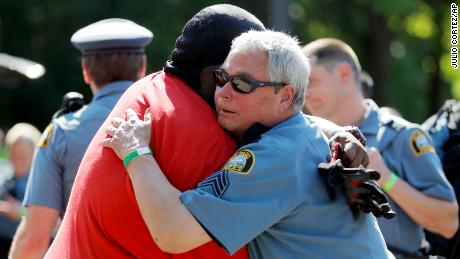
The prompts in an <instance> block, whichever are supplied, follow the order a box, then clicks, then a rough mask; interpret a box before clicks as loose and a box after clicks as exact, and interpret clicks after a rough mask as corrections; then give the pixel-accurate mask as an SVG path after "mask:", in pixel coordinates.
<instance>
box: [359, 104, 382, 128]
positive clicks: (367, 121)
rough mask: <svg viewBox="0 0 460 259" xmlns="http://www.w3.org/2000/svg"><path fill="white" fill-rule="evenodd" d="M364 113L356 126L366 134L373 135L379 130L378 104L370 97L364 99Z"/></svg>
mask: <svg viewBox="0 0 460 259" xmlns="http://www.w3.org/2000/svg"><path fill="white" fill-rule="evenodd" d="M364 103H365V104H366V113H365V114H364V118H363V120H362V121H361V122H360V123H359V125H358V127H359V129H360V130H361V131H362V132H363V134H364V135H365V136H366V135H375V134H377V132H378V130H379V124H380V122H379V121H380V113H379V106H378V105H377V104H376V103H375V102H374V101H373V100H371V99H366V100H364Z"/></svg>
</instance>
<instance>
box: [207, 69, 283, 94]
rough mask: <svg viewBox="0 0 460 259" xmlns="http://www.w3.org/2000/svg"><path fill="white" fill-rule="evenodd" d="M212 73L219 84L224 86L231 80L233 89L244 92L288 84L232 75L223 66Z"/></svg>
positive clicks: (277, 87)
mask: <svg viewBox="0 0 460 259" xmlns="http://www.w3.org/2000/svg"><path fill="white" fill-rule="evenodd" d="M212 74H213V77H214V81H215V82H216V84H217V86H219V87H223V86H224V85H225V84H226V83H227V82H228V81H230V83H231V85H232V87H233V90H235V91H237V92H239V93H244V94H248V93H250V92H252V91H253V90H254V89H256V88H257V87H262V86H273V87H275V89H277V90H279V89H281V88H282V87H283V86H285V85H287V84H286V83H276V82H262V81H257V80H254V79H249V78H245V77H242V76H231V75H229V74H228V73H227V72H225V70H223V69H221V68H219V69H215V70H214V71H212Z"/></svg>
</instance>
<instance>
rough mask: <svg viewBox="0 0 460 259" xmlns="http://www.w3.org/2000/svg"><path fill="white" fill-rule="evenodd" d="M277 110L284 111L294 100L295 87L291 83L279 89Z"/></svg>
mask: <svg viewBox="0 0 460 259" xmlns="http://www.w3.org/2000/svg"><path fill="white" fill-rule="evenodd" d="M279 94H280V97H281V98H280V105H279V112H284V111H286V110H287V109H290V108H291V107H292V103H293V102H294V95H295V89H294V87H293V86H292V85H286V86H284V87H283V88H281V90H280V93H279Z"/></svg>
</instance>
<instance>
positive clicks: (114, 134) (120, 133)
mask: <svg viewBox="0 0 460 259" xmlns="http://www.w3.org/2000/svg"><path fill="white" fill-rule="evenodd" d="M150 132H151V119H150V109H147V110H146V111H145V114H144V120H140V119H139V117H138V116H137V114H136V112H135V111H134V110H132V109H129V108H128V109H127V110H126V120H123V119H122V118H119V117H115V118H113V120H112V126H108V127H107V128H106V129H105V133H107V134H108V136H107V138H105V139H104V140H102V145H103V146H104V147H110V148H112V149H113V150H114V151H115V153H116V154H117V156H118V157H119V158H120V159H122V160H123V159H124V158H125V157H126V155H127V154H128V153H129V152H131V151H133V150H135V149H138V148H142V147H148V146H149V144H150Z"/></svg>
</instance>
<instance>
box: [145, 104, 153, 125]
mask: <svg viewBox="0 0 460 259" xmlns="http://www.w3.org/2000/svg"><path fill="white" fill-rule="evenodd" d="M151 120H152V117H151V114H150V107H149V108H147V109H146V110H145V113H144V121H145V122H147V123H150V121H151Z"/></svg>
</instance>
